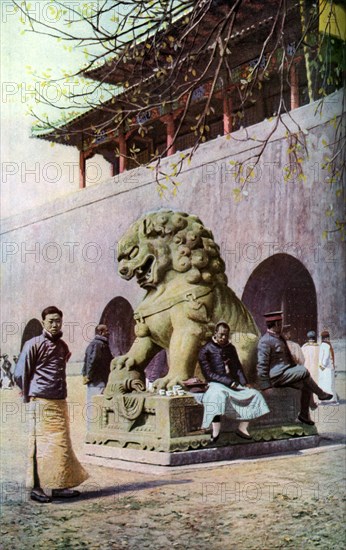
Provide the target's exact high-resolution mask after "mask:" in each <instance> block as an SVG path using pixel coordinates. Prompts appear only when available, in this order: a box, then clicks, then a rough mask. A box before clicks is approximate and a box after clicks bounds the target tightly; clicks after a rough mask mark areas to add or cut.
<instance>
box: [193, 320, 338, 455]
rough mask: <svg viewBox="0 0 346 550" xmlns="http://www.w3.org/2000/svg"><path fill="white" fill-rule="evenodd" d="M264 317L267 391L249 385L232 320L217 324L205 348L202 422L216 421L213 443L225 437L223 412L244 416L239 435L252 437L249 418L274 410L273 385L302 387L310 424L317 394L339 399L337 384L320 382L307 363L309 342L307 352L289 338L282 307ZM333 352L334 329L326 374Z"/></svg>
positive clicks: (325, 345) (324, 350)
mask: <svg viewBox="0 0 346 550" xmlns="http://www.w3.org/2000/svg"><path fill="white" fill-rule="evenodd" d="M264 317H265V321H266V325H267V331H266V333H265V334H264V335H263V336H262V337H261V338H260V340H259V343H258V350H257V378H258V385H259V388H260V390H262V392H263V394H262V393H261V392H260V391H258V390H257V389H255V388H253V387H251V385H250V384H248V381H247V379H246V376H245V374H244V371H243V369H242V365H241V364H240V361H239V358H238V355H237V351H236V348H235V347H234V346H233V345H232V343H231V342H230V341H229V336H230V329H229V326H228V325H227V323H225V322H223V321H220V322H219V323H218V324H217V325H216V329H215V333H214V336H213V338H212V340H211V341H210V342H208V343H207V344H206V345H205V346H203V347H202V349H201V351H200V353H199V363H200V365H201V368H202V372H203V375H204V377H205V379H206V380H207V382H209V387H208V390H207V391H206V393H205V394H204V396H203V405H204V416H203V424H202V427H203V428H208V427H209V426H210V424H211V426H212V436H211V444H214V443H215V442H216V441H217V439H218V438H219V436H220V429H221V417H222V416H223V415H228V416H230V417H232V416H233V417H235V418H237V419H239V420H240V423H239V426H238V428H237V430H236V434H237V435H238V436H239V437H241V438H244V439H251V435H250V434H249V431H248V426H249V422H250V420H252V419H254V418H258V417H261V416H263V415H264V414H267V413H268V412H269V407H268V405H267V403H266V401H265V399H264V396H265V395H266V394H267V395H268V394H269V392H270V391H272V390H271V388H277V387H291V388H295V389H298V390H301V399H300V412H299V414H298V420H299V421H300V422H302V423H304V424H308V425H314V422H313V420H312V419H311V416H310V408H314V407H315V402H314V400H313V395H314V394H315V395H316V396H317V398H318V399H319V401H320V402H331V401H332V400H334V399H336V395H335V391H332V386H331V385H328V384H327V383H324V385H318V384H317V383H316V382H315V380H314V378H313V377H312V376H311V372H310V370H309V368H307V367H306V366H304V362H305V360H306V359H305V355H304V351H305V353H306V357H308V353H309V352H308V350H307V347H308V345H310V344H309V343H307V344H308V345H306V346H305V347H303V352H302V350H301V349H300V347H299V346H298V344H296V345H293V344H295V343H294V342H292V341H291V340H290V339H289V338H290V332H289V330H288V329H289V328H290V327H288V326H286V327H285V329H284V332H283V326H282V321H283V316H282V311H274V312H269V313H266V314H265V315H264ZM310 335H311V333H310ZM298 348H299V349H298ZM333 357H334V353H333V348H332V346H331V344H330V341H329V333H327V331H325V332H323V333H322V344H321V346H320V350H319V366H318V368H319V369H320V370H321V372H322V374H323V372H325V371H326V370H328V369H329V370H330V369H331V365H332V364H333ZM326 378H327V377H325V378H324V379H323V382H325V380H326ZM328 380H330V377H329V378H328ZM326 387H327V390H326V389H325V388H326Z"/></svg>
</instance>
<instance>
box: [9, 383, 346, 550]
mask: <svg viewBox="0 0 346 550" xmlns="http://www.w3.org/2000/svg"><path fill="white" fill-rule="evenodd" d="M68 384H69V402H70V404H71V407H70V415H71V432H72V438H73V443H74V449H75V451H76V454H77V455H78V457H79V458H80V460H81V462H82V463H83V464H84V465H85V467H86V468H87V470H88V471H89V473H90V478H89V480H87V481H86V482H85V483H84V484H83V485H82V486H81V487H80V489H81V491H82V494H81V497H80V498H79V499H77V500H73V501H72V500H71V501H66V500H65V501H63V500H56V501H54V502H53V503H50V504H45V505H43V504H38V503H35V502H32V501H31V500H30V499H28V495H27V492H26V491H25V485H24V478H25V461H26V438H27V418H26V417H27V414H26V408H25V407H24V406H23V405H22V404H21V402H20V399H19V397H18V395H17V391H16V390H12V391H11V390H2V392H1V409H2V419H1V449H2V450H1V481H2V483H1V515H2V518H1V528H0V534H1V538H0V541H1V542H0V549H2V550H12V549H16V550H26V549H29V548H30V549H31V548H34V549H49V550H51V549H53V550H55V549H81V548H88V549H97V548H100V549H102V550H108V549H109V550H118V549H119V550H120V549H129V550H142V549H145V548H150V549H153V550H166V549H170V548H174V549H178V550H185V549H191V550H197V549H198V550H218V549H220V550H221V549H223V550H229V549H232V550H270V549H272V548H292V549H304V550H310V549H313V548H317V549H321V550H322V549H324V550H327V549H337V550H343V549H344V548H346V543H345V531H344V528H343V525H344V512H345V504H344V503H345V482H344V474H345V448H344V446H343V445H342V443H343V441H344V440H343V435H342V434H344V433H345V411H346V400H345V391H344V390H345V379H344V377H343V376H341V377H339V378H338V381H337V389H338V392H339V395H340V397H341V404H340V405H339V406H336V407H335V406H334V407H333V406H327V405H325V406H322V407H319V408H318V410H317V411H316V412H315V413H313V415H314V419H315V421H316V422H317V425H318V428H319V432H320V434H322V436H323V439H322V446H321V447H320V448H318V449H313V450H308V451H304V452H298V453H293V454H290V455H285V456H282V455H281V456H275V457H265V458H261V459H257V460H250V459H248V460H244V461H236V462H222V463H210V464H206V465H198V466H184V467H181V468H180V469H179V468H171V469H170V468H151V469H150V468H148V470H147V471H146V472H143V471H142V472H140V471H126V470H123V469H112V468H108V467H104V466H96V465H93V464H90V463H86V462H85V459H86V457H85V455H84V443H83V442H84V437H85V420H84V418H83V412H84V406H85V401H84V393H85V388H84V387H83V386H82V383H81V379H80V377H79V376H73V377H69V378H68ZM142 469H143V467H142Z"/></svg>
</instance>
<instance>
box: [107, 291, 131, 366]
mask: <svg viewBox="0 0 346 550" xmlns="http://www.w3.org/2000/svg"><path fill="white" fill-rule="evenodd" d="M100 324H104V325H107V326H108V329H109V332H110V334H109V347H110V349H111V352H112V353H113V355H114V356H117V355H123V354H124V353H126V352H127V351H128V350H129V349H130V347H131V344H132V342H133V341H134V339H135V333H134V326H135V321H134V319H133V309H132V307H131V305H130V304H129V302H128V301H127V300H126V299H125V298H122V297H121V296H118V297H116V298H113V299H112V300H111V301H110V302H108V304H107V305H106V307H105V309H104V310H103V313H102V315H101V319H100Z"/></svg>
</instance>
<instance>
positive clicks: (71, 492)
mask: <svg viewBox="0 0 346 550" xmlns="http://www.w3.org/2000/svg"><path fill="white" fill-rule="evenodd" d="M79 495H80V491H76V490H75V489H53V491H52V497H53V498H75V497H79Z"/></svg>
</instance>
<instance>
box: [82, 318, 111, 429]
mask: <svg viewBox="0 0 346 550" xmlns="http://www.w3.org/2000/svg"><path fill="white" fill-rule="evenodd" d="M108 337H109V330H108V327H107V325H97V327H96V328H95V337H94V339H93V340H92V341H91V342H90V344H89V345H88V347H87V349H86V351H85V357H84V365H83V370H82V375H83V383H84V384H87V385H88V390H87V417H88V418H87V420H88V425H89V426H90V423H91V421H92V420H93V418H94V416H96V415H94V411H93V410H92V397H93V396H94V395H99V394H102V393H103V391H104V389H105V387H106V384H107V381H108V376H109V373H110V364H111V361H112V359H113V355H112V353H111V350H110V349H109V342H108Z"/></svg>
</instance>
